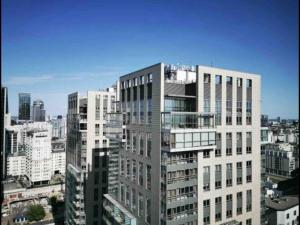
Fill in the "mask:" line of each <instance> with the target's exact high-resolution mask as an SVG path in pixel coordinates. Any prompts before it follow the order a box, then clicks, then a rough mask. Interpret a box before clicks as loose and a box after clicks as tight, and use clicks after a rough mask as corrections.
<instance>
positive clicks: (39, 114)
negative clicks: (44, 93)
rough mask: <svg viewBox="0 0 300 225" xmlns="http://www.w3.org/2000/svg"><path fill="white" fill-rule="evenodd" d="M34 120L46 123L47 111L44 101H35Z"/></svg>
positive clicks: (33, 107)
mask: <svg viewBox="0 0 300 225" xmlns="http://www.w3.org/2000/svg"><path fill="white" fill-rule="evenodd" d="M32 120H33V121H37V122H43V121H46V110H45V109H44V102H43V101H42V100H35V101H33V105H32Z"/></svg>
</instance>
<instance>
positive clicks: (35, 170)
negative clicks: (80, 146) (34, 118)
mask: <svg viewBox="0 0 300 225" xmlns="http://www.w3.org/2000/svg"><path fill="white" fill-rule="evenodd" d="M51 129H52V128H51V125H50V124H48V123H44V125H43V126H42V127H38V128H32V129H29V130H27V132H26V140H25V153H26V167H27V169H26V171H27V173H26V176H27V177H28V179H29V181H30V183H31V184H33V185H36V184H47V183H49V181H50V180H51V176H52V174H53V168H52V154H51Z"/></svg>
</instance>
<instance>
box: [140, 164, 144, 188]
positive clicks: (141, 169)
mask: <svg viewBox="0 0 300 225" xmlns="http://www.w3.org/2000/svg"><path fill="white" fill-rule="evenodd" d="M143 177H144V174H143V163H141V162H139V185H141V186H143V184H144V178H143Z"/></svg>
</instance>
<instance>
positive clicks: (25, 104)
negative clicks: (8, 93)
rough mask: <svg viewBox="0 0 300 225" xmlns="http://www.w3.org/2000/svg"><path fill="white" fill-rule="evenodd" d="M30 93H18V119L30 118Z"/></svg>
mask: <svg viewBox="0 0 300 225" xmlns="http://www.w3.org/2000/svg"><path fill="white" fill-rule="evenodd" d="M30 103H31V99H30V93H19V120H30Z"/></svg>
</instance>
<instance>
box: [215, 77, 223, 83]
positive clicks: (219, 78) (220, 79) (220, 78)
mask: <svg viewBox="0 0 300 225" xmlns="http://www.w3.org/2000/svg"><path fill="white" fill-rule="evenodd" d="M215 78H216V81H215V82H216V84H222V76H221V75H216V77H215Z"/></svg>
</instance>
